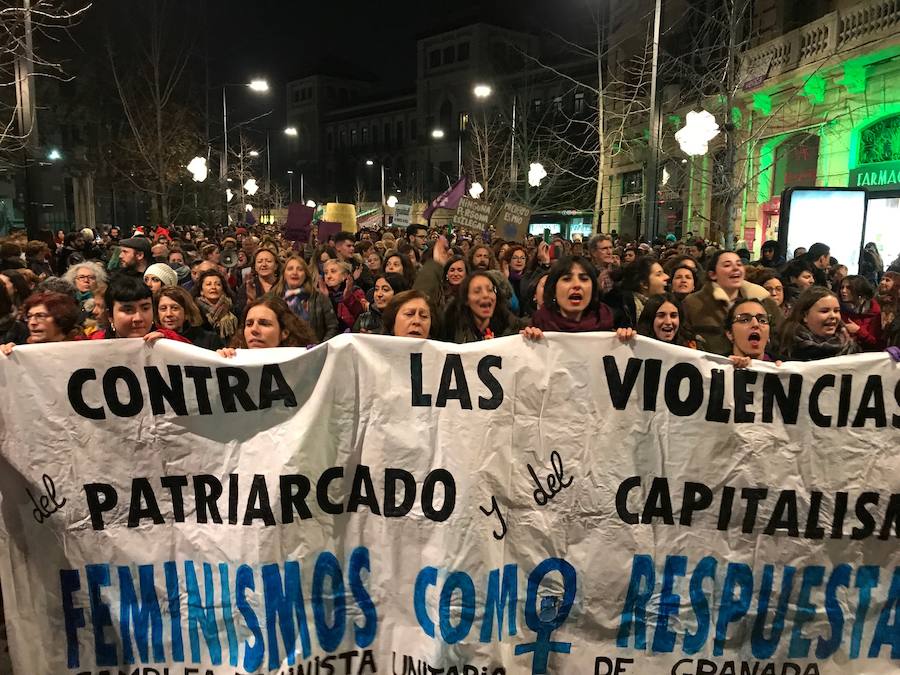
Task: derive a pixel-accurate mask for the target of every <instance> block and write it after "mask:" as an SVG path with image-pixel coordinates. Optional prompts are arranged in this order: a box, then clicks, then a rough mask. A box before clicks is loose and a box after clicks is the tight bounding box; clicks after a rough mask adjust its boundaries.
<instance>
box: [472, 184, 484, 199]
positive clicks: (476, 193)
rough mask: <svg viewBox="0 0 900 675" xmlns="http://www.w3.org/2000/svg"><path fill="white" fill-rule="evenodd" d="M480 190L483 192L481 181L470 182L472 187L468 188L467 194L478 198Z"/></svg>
mask: <svg viewBox="0 0 900 675" xmlns="http://www.w3.org/2000/svg"><path fill="white" fill-rule="evenodd" d="M482 192H484V187H483V186H482V185H481V183H472V187H470V188H469V196H470V197H471V198H472V199H478V198H479V197H480V196H481V193H482Z"/></svg>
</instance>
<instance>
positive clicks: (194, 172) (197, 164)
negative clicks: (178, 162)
mask: <svg viewBox="0 0 900 675" xmlns="http://www.w3.org/2000/svg"><path fill="white" fill-rule="evenodd" d="M187 170H188V171H190V172H191V177H192V178H193V179H194V181H195V182H197V183H202V182H203V181H205V180H206V177H207V176H208V175H209V169H208V168H207V166H206V157H194V159H192V160H191V162H190V164H188V165H187Z"/></svg>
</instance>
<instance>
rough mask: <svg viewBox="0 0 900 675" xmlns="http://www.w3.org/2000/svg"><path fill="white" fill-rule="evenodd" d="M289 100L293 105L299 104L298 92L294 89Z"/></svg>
mask: <svg viewBox="0 0 900 675" xmlns="http://www.w3.org/2000/svg"><path fill="white" fill-rule="evenodd" d="M291 99H293V101H294V103H299V102H300V90H299V89H294V90H293V91H292V92H291Z"/></svg>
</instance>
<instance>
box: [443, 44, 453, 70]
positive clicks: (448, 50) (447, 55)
mask: <svg viewBox="0 0 900 675" xmlns="http://www.w3.org/2000/svg"><path fill="white" fill-rule="evenodd" d="M454 61H456V47H454V46H452V45H451V46H449V47H444V65H445V66H446V65H448V64H450V63H453V62H454Z"/></svg>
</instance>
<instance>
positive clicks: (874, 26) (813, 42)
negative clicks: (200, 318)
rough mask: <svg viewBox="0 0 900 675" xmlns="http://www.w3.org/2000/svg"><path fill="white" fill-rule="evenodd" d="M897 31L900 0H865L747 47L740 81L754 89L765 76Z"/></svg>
mask: <svg viewBox="0 0 900 675" xmlns="http://www.w3.org/2000/svg"><path fill="white" fill-rule="evenodd" d="M898 33H900V0H865V1H864V2H860V3H859V4H857V5H854V6H853V7H850V8H849V9H846V10H843V11H835V12H831V13H830V14H826V15H825V16H823V17H822V18H821V19H818V20H817V21H813V22H812V23H808V24H806V25H805V26H802V27H800V28H797V29H796V30H792V31H791V32H790V33H785V34H784V35H782V36H781V37H779V38H776V39H774V40H770V41H769V42H766V43H765V44H762V45H760V46H758V47H754V48H753V49H749V50H747V52H746V53H745V54H744V56H743V58H742V59H741V77H740V82H741V84H742V86H743V87H744V89H754V88H756V87H758V86H759V85H761V84H762V82H763V81H765V80H766V79H768V78H772V77H777V76H779V75H782V74H784V73H787V72H789V71H791V70H795V69H797V68H801V67H803V66H807V65H812V64H816V63H818V62H820V61H822V60H823V59H826V58H828V57H829V56H832V55H834V54H838V53H841V52H846V51H848V50H850V49H853V48H855V47H859V46H861V45H864V44H866V43H868V42H873V41H875V40H880V39H882V38H886V37H889V36H891V35H895V34H898Z"/></svg>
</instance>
